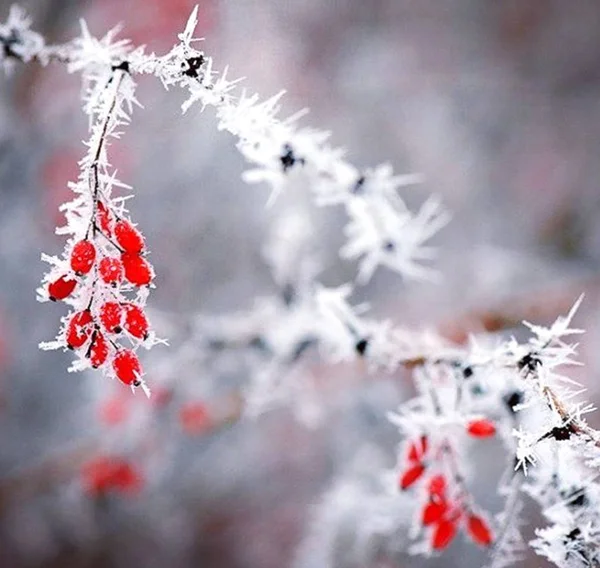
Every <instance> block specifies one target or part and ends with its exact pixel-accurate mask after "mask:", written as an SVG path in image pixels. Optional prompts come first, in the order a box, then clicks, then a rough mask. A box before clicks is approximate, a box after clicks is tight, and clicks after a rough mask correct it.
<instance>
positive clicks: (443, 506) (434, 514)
mask: <svg viewBox="0 0 600 568" xmlns="http://www.w3.org/2000/svg"><path fill="white" fill-rule="evenodd" d="M448 509H449V506H448V502H447V501H445V500H443V501H429V502H428V503H427V505H425V507H424V508H423V514H422V516H421V522H422V523H423V526H426V527H427V526H429V525H432V524H433V523H438V522H440V521H441V520H442V518H443V516H444V515H445V514H446V513H447V512H448Z"/></svg>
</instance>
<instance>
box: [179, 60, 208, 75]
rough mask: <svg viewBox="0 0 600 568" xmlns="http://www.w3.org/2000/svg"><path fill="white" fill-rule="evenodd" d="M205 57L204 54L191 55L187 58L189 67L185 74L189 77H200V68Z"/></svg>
mask: <svg viewBox="0 0 600 568" xmlns="http://www.w3.org/2000/svg"><path fill="white" fill-rule="evenodd" d="M204 61H205V60H204V57H203V56H202V55H198V56H197V57H189V58H188V59H186V63H187V64H188V68H187V69H186V70H185V71H184V72H183V74H184V75H187V76H188V77H194V78H196V77H198V70H199V69H200V67H202V64H203V63H204Z"/></svg>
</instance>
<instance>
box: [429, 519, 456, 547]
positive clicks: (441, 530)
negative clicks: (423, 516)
mask: <svg viewBox="0 0 600 568" xmlns="http://www.w3.org/2000/svg"><path fill="white" fill-rule="evenodd" d="M455 536H456V521H449V520H447V519H442V520H441V521H440V522H439V523H438V524H437V525H436V526H435V528H434V530H433V533H432V535H431V546H432V547H433V549H434V550H442V549H444V548H446V547H447V546H448V545H449V544H450V543H451V542H452V539H453V538H454V537H455Z"/></svg>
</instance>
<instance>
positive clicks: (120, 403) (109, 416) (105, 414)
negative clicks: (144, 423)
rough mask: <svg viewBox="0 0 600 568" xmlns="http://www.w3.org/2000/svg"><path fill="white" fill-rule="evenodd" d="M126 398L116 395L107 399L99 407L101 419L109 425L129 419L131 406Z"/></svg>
mask: <svg viewBox="0 0 600 568" xmlns="http://www.w3.org/2000/svg"><path fill="white" fill-rule="evenodd" d="M126 402H127V401H126V400H125V399H124V398H123V397H121V396H119V395H115V396H112V397H110V398H109V399H107V400H105V401H104V402H103V403H102V404H101V405H100V408H99V409H98V414H99V417H100V420H101V421H102V422H104V424H107V425H109V426H114V425H117V424H121V423H123V422H125V420H127V416H128V414H129V406H128V405H127V404H126Z"/></svg>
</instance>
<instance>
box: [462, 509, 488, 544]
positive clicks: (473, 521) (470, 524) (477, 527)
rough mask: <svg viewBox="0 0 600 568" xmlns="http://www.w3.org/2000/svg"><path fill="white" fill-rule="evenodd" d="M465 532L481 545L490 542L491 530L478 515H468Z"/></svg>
mask: <svg viewBox="0 0 600 568" xmlns="http://www.w3.org/2000/svg"><path fill="white" fill-rule="evenodd" d="M467 532H468V534H469V536H470V537H471V539H472V540H473V542H475V543H477V544H480V545H481V546H489V545H490V544H492V541H493V538H492V531H491V530H490V527H489V526H488V524H487V522H486V521H485V520H484V519H482V518H481V517H479V516H478V515H469V517H468V519H467Z"/></svg>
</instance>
